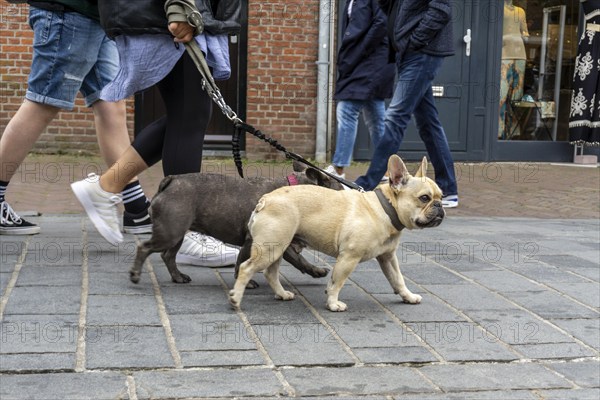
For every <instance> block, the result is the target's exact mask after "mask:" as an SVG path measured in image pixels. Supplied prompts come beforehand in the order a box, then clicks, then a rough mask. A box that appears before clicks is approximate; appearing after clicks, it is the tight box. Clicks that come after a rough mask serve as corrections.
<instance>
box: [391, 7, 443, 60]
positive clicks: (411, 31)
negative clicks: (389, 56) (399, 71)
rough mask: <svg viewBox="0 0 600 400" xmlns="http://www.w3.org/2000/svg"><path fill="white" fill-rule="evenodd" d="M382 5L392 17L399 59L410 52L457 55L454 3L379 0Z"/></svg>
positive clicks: (395, 45)
mask: <svg viewBox="0 0 600 400" xmlns="http://www.w3.org/2000/svg"><path fill="white" fill-rule="evenodd" d="M379 4H380V5H381V8H382V9H383V10H384V11H385V13H386V14H387V15H388V19H389V22H388V33H389V36H390V39H391V40H392V47H393V48H394V50H396V52H397V54H398V59H400V60H401V59H402V57H403V56H404V54H405V53H406V51H420V52H423V53H427V54H430V55H434V56H440V57H447V56H451V55H453V54H454V44H453V36H452V5H451V1H450V0H379Z"/></svg>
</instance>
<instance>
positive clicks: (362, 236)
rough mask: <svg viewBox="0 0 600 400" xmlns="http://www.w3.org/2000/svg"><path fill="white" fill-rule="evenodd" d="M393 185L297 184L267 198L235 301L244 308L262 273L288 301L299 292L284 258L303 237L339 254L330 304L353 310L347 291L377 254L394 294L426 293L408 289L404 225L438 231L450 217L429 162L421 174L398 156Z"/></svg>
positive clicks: (415, 299) (255, 220)
mask: <svg viewBox="0 0 600 400" xmlns="http://www.w3.org/2000/svg"><path fill="white" fill-rule="evenodd" d="M388 174H389V178H390V179H389V183H385V184H382V185H380V186H378V187H377V188H376V189H375V190H374V191H371V192H364V193H361V192H359V191H356V190H352V191H349V190H342V191H335V190H331V189H326V188H322V187H318V186H308V185H305V186H293V187H284V188H280V189H277V190H274V191H273V192H271V193H268V194H266V195H264V196H263V197H261V199H260V200H259V202H258V204H257V205H256V208H255V209H254V212H253V214H252V217H251V218H250V222H249V223H248V227H249V230H250V234H251V235H252V240H253V244H252V251H251V255H250V258H249V259H248V260H246V261H245V262H244V263H242V264H241V266H240V271H239V275H238V278H237V280H236V282H235V285H234V287H233V289H232V290H231V291H230V292H229V301H230V303H231V305H232V306H233V307H234V308H239V307H240V304H241V302H242V296H243V295H244V289H245V287H246V285H247V283H248V281H249V280H250V279H251V278H252V276H253V275H254V274H255V273H256V272H259V271H264V275H265V277H266V279H267V281H268V283H269V285H270V286H271V288H272V289H273V291H274V292H275V297H276V298H277V299H281V300H292V299H293V298H294V293H292V292H289V291H287V290H285V289H284V288H283V286H281V282H280V281H279V263H280V261H281V256H282V254H283V252H284V251H285V249H286V248H287V247H288V246H289V245H290V243H292V242H295V243H298V244H301V245H306V246H308V247H311V248H313V249H315V250H318V251H321V252H323V253H325V254H328V255H330V256H332V257H336V258H337V260H336V263H335V266H334V267H333V272H332V274H331V280H330V282H329V283H328V285H327V308H328V309H329V310H331V311H345V310H346V309H347V306H346V304H344V303H343V302H341V301H339V300H338V295H339V293H340V290H341V289H342V287H343V286H344V283H345V282H346V279H347V278H348V276H349V275H350V274H351V273H352V271H354V269H355V268H356V266H357V265H358V263H359V262H362V261H366V260H370V259H372V258H377V261H378V262H379V265H380V267H381V269H382V270H383V273H384V274H385V276H386V278H387V279H388V281H389V282H390V284H391V285H392V288H393V289H394V292H395V293H397V294H399V295H400V296H401V297H402V299H403V300H404V301H405V302H407V303H412V304H417V303H419V302H421V296H419V295H417V294H414V293H412V292H411V291H410V290H408V288H407V287H406V284H405V283H404V278H403V277H402V273H401V272H400V267H399V264H398V258H397V256H396V251H397V249H398V245H399V244H400V233H401V231H402V229H403V228H407V229H415V228H430V227H435V226H438V225H439V224H440V223H441V222H442V220H443V218H444V215H445V213H444V209H443V208H442V202H441V200H442V191H441V190H440V188H439V187H438V186H437V185H436V183H435V182H434V181H433V180H431V179H429V178H427V160H426V159H425V158H423V161H422V162H421V165H420V167H419V169H418V171H417V173H416V174H415V176H414V177H413V176H412V175H410V174H409V173H408V171H407V169H406V166H405V165H404V162H402V160H401V159H400V157H398V156H397V155H392V156H391V157H390V159H389V161H388Z"/></svg>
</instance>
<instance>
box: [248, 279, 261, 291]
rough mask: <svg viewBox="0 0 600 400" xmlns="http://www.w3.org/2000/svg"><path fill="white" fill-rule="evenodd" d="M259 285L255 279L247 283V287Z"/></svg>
mask: <svg viewBox="0 0 600 400" xmlns="http://www.w3.org/2000/svg"><path fill="white" fill-rule="evenodd" d="M258 286H259V285H258V282H256V281H255V280H254V279H250V282H248V284H247V285H246V289H256V288H257V287H258Z"/></svg>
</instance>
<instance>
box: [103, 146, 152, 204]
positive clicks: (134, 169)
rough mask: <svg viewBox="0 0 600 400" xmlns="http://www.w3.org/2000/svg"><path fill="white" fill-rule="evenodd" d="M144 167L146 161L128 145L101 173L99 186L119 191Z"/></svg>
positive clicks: (113, 191) (108, 190) (145, 166)
mask: <svg viewBox="0 0 600 400" xmlns="http://www.w3.org/2000/svg"><path fill="white" fill-rule="evenodd" d="M146 169H148V165H146V162H145V161H144V160H143V159H142V157H140V155H139V154H138V152H137V151H136V150H135V149H134V148H133V147H131V146H129V147H128V148H127V150H125V153H123V155H122V156H121V157H119V160H118V161H117V162H116V163H114V164H113V165H112V166H111V167H110V168H109V169H108V171H106V172H105V173H104V174H102V176H101V177H100V187H101V188H102V189H103V190H105V191H107V192H110V193H119V192H121V191H122V190H123V188H124V187H125V185H127V183H128V182H130V181H131V180H132V179H133V178H135V177H136V176H137V175H138V174H139V173H141V172H142V171H144V170H146Z"/></svg>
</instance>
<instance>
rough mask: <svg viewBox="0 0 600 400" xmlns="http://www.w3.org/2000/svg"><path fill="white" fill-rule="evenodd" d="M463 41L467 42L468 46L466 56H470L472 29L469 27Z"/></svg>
mask: <svg viewBox="0 0 600 400" xmlns="http://www.w3.org/2000/svg"><path fill="white" fill-rule="evenodd" d="M463 41H464V42H465V43H466V45H467V48H466V49H465V52H466V56H467V57H469V56H470V55H471V30H470V29H467V34H466V35H465V36H463Z"/></svg>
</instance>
